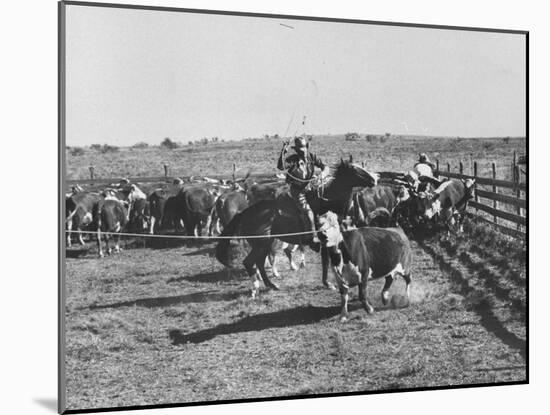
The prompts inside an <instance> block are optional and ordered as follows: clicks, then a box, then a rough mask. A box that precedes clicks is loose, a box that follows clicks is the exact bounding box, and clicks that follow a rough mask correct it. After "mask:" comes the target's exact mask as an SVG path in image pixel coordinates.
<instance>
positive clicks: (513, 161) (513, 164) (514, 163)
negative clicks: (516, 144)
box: [512, 150, 518, 182]
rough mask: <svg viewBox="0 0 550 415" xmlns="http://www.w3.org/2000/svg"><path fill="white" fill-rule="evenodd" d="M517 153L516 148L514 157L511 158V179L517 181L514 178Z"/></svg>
mask: <svg viewBox="0 0 550 415" xmlns="http://www.w3.org/2000/svg"><path fill="white" fill-rule="evenodd" d="M516 157H517V155H516V150H514V158H513V160H512V181H513V182H518V179H517V178H516V166H517V158H516Z"/></svg>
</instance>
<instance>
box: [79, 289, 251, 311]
mask: <svg viewBox="0 0 550 415" xmlns="http://www.w3.org/2000/svg"><path fill="white" fill-rule="evenodd" d="M243 294H245V293H244V292H242V291H230V292H224V293H221V292H217V291H201V292H198V293H190V294H183V295H176V296H173V297H155V298H140V299H138V300H131V301H123V302H120V303H112V304H102V305H91V306H90V307H89V308H90V309H91V310H96V309H104V308H120V307H134V306H138V307H147V308H156V307H167V306H171V305H175V304H191V303H207V302H210V301H231V300H235V299H237V298H239V297H240V296H242V295H243ZM246 294H247V293H246Z"/></svg>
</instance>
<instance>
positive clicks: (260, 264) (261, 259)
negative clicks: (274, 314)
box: [256, 246, 279, 290]
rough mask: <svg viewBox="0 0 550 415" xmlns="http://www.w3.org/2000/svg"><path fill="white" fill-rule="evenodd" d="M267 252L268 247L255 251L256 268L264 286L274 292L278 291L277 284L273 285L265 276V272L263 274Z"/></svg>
mask: <svg viewBox="0 0 550 415" xmlns="http://www.w3.org/2000/svg"><path fill="white" fill-rule="evenodd" d="M269 250H270V246H267V247H265V248H263V249H258V250H257V257H256V258H257V259H256V267H257V269H258V271H259V272H260V276H261V277H262V280H263V282H264V284H265V286H266V287H268V288H271V289H274V290H278V289H279V287H278V286H277V284H275V283H273V282H272V281H271V280H270V279H269V277H268V276H267V272H265V260H266V258H267V255H268V253H269Z"/></svg>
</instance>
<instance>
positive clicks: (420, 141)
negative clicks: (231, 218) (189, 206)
mask: <svg viewBox="0 0 550 415" xmlns="http://www.w3.org/2000/svg"><path fill="white" fill-rule="evenodd" d="M281 143H282V141H281V140H275V139H269V140H265V139H257V140H246V141H231V142H223V143H222V142H220V143H210V144H208V145H206V146H197V145H194V146H184V147H181V148H176V149H173V150H169V149H166V148H161V147H158V146H150V147H147V148H132V147H129V148H120V149H119V151H118V152H113V153H107V154H102V153H101V152H99V151H95V150H92V149H90V148H87V149H86V150H85V152H84V154H83V155H79V156H72V155H71V154H70V152H67V178H68V179H87V178H89V175H90V173H89V170H88V167H89V166H94V168H95V176H96V177H123V176H124V177H139V176H141V177H146V176H162V175H164V168H163V164H164V163H168V164H169V166H170V174H171V175H174V176H178V175H179V176H186V175H201V174H202V175H208V174H228V175H230V174H231V171H232V165H233V163H236V165H237V168H238V170H239V171H240V172H242V173H244V172H246V171H248V169H251V170H252V171H254V172H271V171H275V169H276V164H277V158H278V156H279V151H280V149H281ZM488 148H490V149H491V150H490V151H489V150H487V149H488ZM312 150H313V151H314V152H316V153H317V154H319V155H320V156H321V157H322V158H323V159H325V160H326V161H328V162H330V163H336V162H337V161H338V160H339V158H340V157H348V156H349V154H353V156H354V159H355V160H357V161H364V162H365V164H366V166H367V167H368V168H369V169H371V170H373V171H381V170H392V169H398V170H397V171H402V170H405V169H410V168H412V166H413V165H414V163H415V162H416V161H417V158H418V153H421V152H425V153H428V154H429V156H430V158H431V159H432V160H434V161H435V159H439V160H440V161H441V168H442V169H446V164H447V162H450V163H451V170H452V171H458V165H459V162H460V161H462V162H463V163H464V169H465V173H470V167H471V166H470V160H477V161H478V168H479V174H480V176H486V177H490V175H491V162H493V161H494V162H496V163H497V176H498V177H499V178H502V179H507V180H509V179H510V177H511V170H510V165H511V163H512V158H513V152H514V150H516V151H517V152H518V154H523V153H525V152H526V141H525V139H524V138H512V139H510V140H509V142H508V143H505V142H504V141H503V140H502V139H501V138H482V139H466V138H438V139H434V138H428V137H392V138H390V139H389V140H388V141H386V142H385V143H380V142H375V143H369V142H367V141H366V140H365V139H361V140H358V141H345V140H344V137H343V136H336V135H334V136H316V137H314V139H313V143H312Z"/></svg>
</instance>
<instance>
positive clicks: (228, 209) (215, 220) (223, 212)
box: [209, 190, 248, 235]
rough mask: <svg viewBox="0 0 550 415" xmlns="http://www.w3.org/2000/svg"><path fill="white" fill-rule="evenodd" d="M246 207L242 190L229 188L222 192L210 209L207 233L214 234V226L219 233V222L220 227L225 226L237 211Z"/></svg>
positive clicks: (246, 203) (239, 211)
mask: <svg viewBox="0 0 550 415" xmlns="http://www.w3.org/2000/svg"><path fill="white" fill-rule="evenodd" d="M247 207H248V200H247V198H246V194H245V193H244V191H242V190H231V191H229V192H226V193H222V194H221V195H220V197H218V198H217V200H216V203H215V205H214V208H213V210H212V222H211V224H210V231H209V234H210V235H213V234H214V228H216V231H217V232H218V233H221V230H220V224H221V226H222V227H225V226H227V224H228V223H229V222H231V219H233V217H234V216H235V215H236V214H237V213H241V212H242V211H243V210H245V209H246V208H247Z"/></svg>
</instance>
